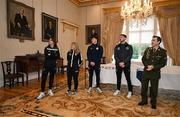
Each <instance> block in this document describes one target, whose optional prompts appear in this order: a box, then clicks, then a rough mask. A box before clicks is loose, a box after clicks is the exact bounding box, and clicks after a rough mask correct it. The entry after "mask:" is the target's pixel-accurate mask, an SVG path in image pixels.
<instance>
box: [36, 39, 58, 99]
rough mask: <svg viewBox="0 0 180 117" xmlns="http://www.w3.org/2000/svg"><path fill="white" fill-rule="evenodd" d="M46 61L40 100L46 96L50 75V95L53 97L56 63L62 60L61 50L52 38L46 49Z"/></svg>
mask: <svg viewBox="0 0 180 117" xmlns="http://www.w3.org/2000/svg"><path fill="white" fill-rule="evenodd" d="M44 55H45V61H44V68H43V71H42V82H41V93H40V95H39V96H38V97H37V99H38V100H40V99H42V98H43V97H44V96H45V86H46V80H47V76H48V73H50V75H49V90H48V95H49V96H53V95H54V94H53V92H52V86H53V80H54V75H55V73H56V61H57V59H60V53H59V49H58V47H57V45H56V40H54V39H52V38H50V39H49V45H48V46H47V47H45V49H44Z"/></svg>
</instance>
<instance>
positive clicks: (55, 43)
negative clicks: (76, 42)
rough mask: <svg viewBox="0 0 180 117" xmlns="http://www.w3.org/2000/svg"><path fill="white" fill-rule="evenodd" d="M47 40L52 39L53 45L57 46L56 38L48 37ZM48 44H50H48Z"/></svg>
mask: <svg viewBox="0 0 180 117" xmlns="http://www.w3.org/2000/svg"><path fill="white" fill-rule="evenodd" d="M49 40H51V41H53V43H54V47H57V40H56V39H52V38H49ZM49 46H50V45H49Z"/></svg>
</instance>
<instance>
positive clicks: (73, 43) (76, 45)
mask: <svg viewBox="0 0 180 117" xmlns="http://www.w3.org/2000/svg"><path fill="white" fill-rule="evenodd" d="M72 45H74V46H75V51H74V52H75V53H76V54H79V53H80V50H79V45H78V44H77V43H76V42H72V43H71V47H72ZM70 50H71V49H70Z"/></svg>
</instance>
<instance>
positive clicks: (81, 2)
mask: <svg viewBox="0 0 180 117" xmlns="http://www.w3.org/2000/svg"><path fill="white" fill-rule="evenodd" d="M69 1H71V2H72V3H74V4H75V5H77V6H79V7H86V6H92V5H99V4H105V3H112V2H120V1H125V0H69Z"/></svg>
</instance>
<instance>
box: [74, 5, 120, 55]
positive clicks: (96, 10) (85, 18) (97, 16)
mask: <svg viewBox="0 0 180 117" xmlns="http://www.w3.org/2000/svg"><path fill="white" fill-rule="evenodd" d="M121 5H122V2H113V3H107V4H101V5H94V6H88V7H82V8H81V10H80V17H81V19H80V22H81V23H80V25H81V29H80V38H79V41H78V42H79V45H80V48H83V49H82V54H83V57H84V58H86V50H87V47H88V46H89V45H85V26H86V25H95V24H101V29H103V17H104V16H103V8H110V7H120V6H121ZM101 31H102V30H101ZM101 34H102V33H101ZM101 37H102V35H101Z"/></svg>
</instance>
